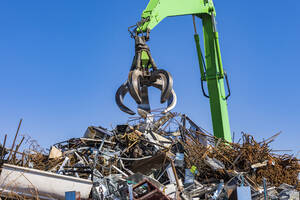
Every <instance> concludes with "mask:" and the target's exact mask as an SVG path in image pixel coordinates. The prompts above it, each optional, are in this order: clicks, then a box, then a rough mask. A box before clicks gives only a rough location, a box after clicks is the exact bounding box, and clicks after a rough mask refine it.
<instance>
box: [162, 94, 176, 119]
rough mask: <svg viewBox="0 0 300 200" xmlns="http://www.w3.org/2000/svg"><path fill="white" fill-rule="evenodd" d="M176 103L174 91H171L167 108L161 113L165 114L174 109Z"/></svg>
mask: <svg viewBox="0 0 300 200" xmlns="http://www.w3.org/2000/svg"><path fill="white" fill-rule="evenodd" d="M176 103H177V96H176V93H175V91H174V90H173V89H172V91H171V95H170V97H169V99H168V107H167V108H166V109H165V110H164V111H163V113H167V112H169V111H170V110H172V109H173V108H175V106H176Z"/></svg>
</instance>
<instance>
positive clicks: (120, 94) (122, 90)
mask: <svg viewBox="0 0 300 200" xmlns="http://www.w3.org/2000/svg"><path fill="white" fill-rule="evenodd" d="M127 92H128V87H127V81H126V82H125V83H123V84H122V85H121V86H120V87H119V89H118V90H117V92H116V95H115V100H116V103H117V105H118V106H119V108H120V110H122V111H123V112H126V113H128V114H130V115H135V112H133V111H132V110H130V109H129V108H128V107H126V106H125V105H124V104H123V101H124V97H125V95H126V94H127Z"/></svg>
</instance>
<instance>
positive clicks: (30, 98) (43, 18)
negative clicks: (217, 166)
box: [0, 0, 300, 152]
mask: <svg viewBox="0 0 300 200" xmlns="http://www.w3.org/2000/svg"><path fill="white" fill-rule="evenodd" d="M147 2H148V1H146V0H130V1H99V0H98V1H96V0H89V1H82V0H51V1H49V0H48V1H40V0H27V1H21V0H11V1H1V2H0V69H1V73H0V94H1V101H0V136H1V137H0V140H1V141H2V140H3V137H4V134H8V135H9V139H10V140H12V139H13V135H14V133H15V131H16V128H17V124H18V121H19V119H20V118H23V119H24V120H23V125H22V128H21V134H28V135H30V136H31V137H33V138H35V139H37V140H38V142H39V143H40V144H41V145H42V146H45V147H48V146H49V145H51V144H53V143H56V142H58V141H61V140H64V139H68V138H71V137H80V136H82V135H83V133H84V131H85V129H86V128H87V127H88V126H90V125H102V126H104V127H107V128H110V127H111V126H113V127H114V126H115V125H116V124H118V123H124V122H126V121H127V118H128V115H127V114H125V113H123V112H121V111H120V110H119V109H118V107H117V106H116V104H115V102H114V95H115V92H116V90H117V88H118V87H119V85H120V84H122V83H123V82H124V80H125V79H126V78H127V74H128V71H129V67H130V65H131V61H132V58H133V55H134V46H133V45H134V41H133V40H132V39H131V38H130V37H129V34H128V32H127V27H128V26H130V25H133V24H135V23H136V22H137V21H138V20H139V19H140V15H141V13H142V11H143V9H144V8H145V7H146V5H147ZM215 6H216V9H217V22H218V30H219V33H220V44H221V52H222V58H223V63H224V68H225V69H226V71H227V72H228V74H229V78H230V85H231V90H232V96H231V97H230V98H229V101H228V109H229V117H230V123H231V129H232V131H234V132H235V133H236V136H237V135H239V133H240V132H241V131H244V132H247V133H251V134H252V135H254V136H255V137H256V138H258V139H259V140H261V139H263V138H268V137H270V136H272V135H274V134H275V133H277V132H279V131H282V134H281V136H279V138H277V140H276V141H275V142H274V143H273V145H272V147H273V148H274V149H281V150H282V149H283V150H284V149H291V150H293V151H294V152H297V151H298V150H300V145H299V141H300V134H299V130H300V116H299V115H300V103H299V97H300V89H299V81H298V79H299V74H300V68H299V61H298V58H299V49H298V47H299V46H300V38H299V35H300V21H299V18H300V12H299V7H300V2H298V1H292V0H286V1H279V0H275V1H258V0H253V1H238V0H232V1H221V0H215ZM198 27H199V28H198V29H201V24H200V22H198ZM149 45H150V48H151V50H152V55H153V57H154V59H155V61H156V63H157V64H158V66H159V67H160V68H164V69H166V70H168V71H170V72H171V74H172V75H173V78H174V88H175V90H176V93H177V95H178V104H177V107H176V109H175V111H176V112H183V113H186V114H187V115H189V116H190V118H192V119H193V120H194V121H195V122H197V123H198V124H199V125H200V126H201V127H203V128H205V129H207V130H209V131H211V130H212V125H211V117H210V108H209V102H208V100H207V99H206V98H205V97H203V96H202V93H201V86H200V72H199V68H198V62H197V56H196V50H195V45H194V40H193V26H192V17H191V16H183V17H173V18H168V19H165V20H164V21H163V22H162V23H160V24H159V25H158V26H157V27H156V28H155V29H154V30H153V31H152V32H151V41H150V42H149ZM151 93H152V94H153V96H152V97H151V102H152V103H153V107H159V98H158V97H159V92H158V91H157V90H151ZM126 103H127V104H129V105H130V106H131V107H133V106H134V103H133V101H132V100H131V99H130V98H127V99H126Z"/></svg>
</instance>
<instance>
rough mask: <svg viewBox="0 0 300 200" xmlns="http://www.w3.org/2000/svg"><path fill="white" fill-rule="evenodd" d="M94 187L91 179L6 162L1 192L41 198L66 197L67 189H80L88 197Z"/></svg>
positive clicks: (2, 174) (2, 173)
mask: <svg viewBox="0 0 300 200" xmlns="http://www.w3.org/2000/svg"><path fill="white" fill-rule="evenodd" d="M91 189H92V182H91V181H90V180H86V179H81V178H76V177H70V176H65V175H59V174H54V173H51V172H45V171H41V170H36V169H30V168H25V167H19V166H15V165H9V164H4V165H3V166H2V172H1V176H0V193H2V195H4V194H7V195H10V194H12V193H17V194H22V195H24V196H31V197H36V196H39V199H64V198H65V192H66V191H80V194H81V198H82V199H87V198H88V197H89V194H90V191H91Z"/></svg>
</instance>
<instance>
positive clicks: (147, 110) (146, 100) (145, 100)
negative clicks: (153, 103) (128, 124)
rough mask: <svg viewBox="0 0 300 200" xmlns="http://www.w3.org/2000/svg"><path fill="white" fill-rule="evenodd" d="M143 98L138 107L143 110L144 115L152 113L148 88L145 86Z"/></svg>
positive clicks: (142, 93)
mask: <svg viewBox="0 0 300 200" xmlns="http://www.w3.org/2000/svg"><path fill="white" fill-rule="evenodd" d="M141 97H142V103H141V104H139V105H138V109H140V110H143V111H144V112H143V113H150V110H151V109H150V104H149V97H148V87H147V86H145V85H144V86H143V87H142V89H141ZM138 113H141V112H138Z"/></svg>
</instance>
